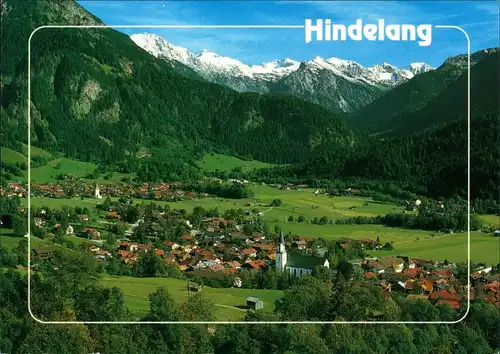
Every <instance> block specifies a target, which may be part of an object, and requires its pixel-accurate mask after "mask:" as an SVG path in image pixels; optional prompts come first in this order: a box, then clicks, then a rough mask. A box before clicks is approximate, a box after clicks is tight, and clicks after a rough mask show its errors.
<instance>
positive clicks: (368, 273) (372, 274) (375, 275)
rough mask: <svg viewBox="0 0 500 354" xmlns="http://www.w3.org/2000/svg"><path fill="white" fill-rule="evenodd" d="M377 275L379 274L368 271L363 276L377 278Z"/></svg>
mask: <svg viewBox="0 0 500 354" xmlns="http://www.w3.org/2000/svg"><path fill="white" fill-rule="evenodd" d="M376 277H377V274H375V273H373V272H366V273H364V274H363V278H366V279H372V278H376Z"/></svg>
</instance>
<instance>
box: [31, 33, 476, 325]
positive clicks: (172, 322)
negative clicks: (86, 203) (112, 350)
mask: <svg viewBox="0 0 500 354" xmlns="http://www.w3.org/2000/svg"><path fill="white" fill-rule="evenodd" d="M304 27H305V26H304V25H109V26H108V25H88V26H87V25H74V26H72V25H46V26H40V27H38V28H36V29H35V30H34V31H33V32H31V34H30V36H29V39H28V100H27V104H28V311H29V313H30V315H31V317H32V318H33V319H34V320H35V321H36V322H39V323H43V324H142V325H150V324H257V323H262V324H352V323H359V324H374V325H377V324H378V325H380V324H455V323H459V322H461V321H463V320H464V319H465V318H466V317H467V315H468V314H469V311H470V291H469V289H470V216H471V213H470V210H471V208H470V38H469V35H468V34H467V32H466V31H465V30H464V29H463V28H461V27H459V26H448V25H436V26H434V27H435V28H445V29H456V30H459V31H460V32H462V33H463V34H464V35H465V38H466V39H467V217H468V219H467V259H468V262H467V288H468V291H467V311H466V312H465V314H464V315H463V317H462V318H460V319H458V320H456V321H421V322H420V321H264V322H257V321H255V322H247V321H43V320H40V319H38V318H37V317H36V316H35V315H34V314H33V312H32V310H31V105H30V102H31V81H30V76H31V39H32V38H33V35H34V34H35V33H36V32H38V31H39V30H41V29H43V28H226V29H234V28H240V29H241V28H245V29H248V28H261V29H264V28H268V29H271V28H280V29H285V28H295V29H297V28H304Z"/></svg>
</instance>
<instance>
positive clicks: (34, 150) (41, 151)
mask: <svg viewBox="0 0 500 354" xmlns="http://www.w3.org/2000/svg"><path fill="white" fill-rule="evenodd" d="M22 153H23V155H26V156H28V145H26V144H23V147H22ZM31 156H40V157H45V158H48V159H52V158H53V157H54V155H52V154H51V153H50V152H48V151H46V150H44V149H41V148H39V147H36V146H33V145H31Z"/></svg>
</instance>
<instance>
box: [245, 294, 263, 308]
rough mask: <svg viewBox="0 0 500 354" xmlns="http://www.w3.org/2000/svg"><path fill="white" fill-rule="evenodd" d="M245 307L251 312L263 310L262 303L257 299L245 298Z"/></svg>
mask: <svg viewBox="0 0 500 354" xmlns="http://www.w3.org/2000/svg"><path fill="white" fill-rule="evenodd" d="M247 307H248V308H249V309H252V310H260V309H263V308H264V302H263V301H262V300H261V299H259V298H258V297H247Z"/></svg>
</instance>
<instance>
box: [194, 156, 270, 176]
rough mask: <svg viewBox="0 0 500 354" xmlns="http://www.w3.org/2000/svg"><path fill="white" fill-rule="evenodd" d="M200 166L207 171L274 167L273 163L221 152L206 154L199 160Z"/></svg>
mask: <svg viewBox="0 0 500 354" xmlns="http://www.w3.org/2000/svg"><path fill="white" fill-rule="evenodd" d="M197 165H198V167H200V168H201V169H202V170H204V171H206V172H214V171H216V170H220V171H227V172H229V171H231V170H233V169H235V168H238V167H240V168H241V170H242V171H250V170H252V169H255V168H266V167H273V166H274V165H273V164H270V163H265V162H260V161H255V160H250V161H245V160H241V159H239V158H237V157H234V156H228V155H221V154H206V155H205V156H204V157H203V159H201V160H200V161H199V162H198V164H197Z"/></svg>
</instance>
